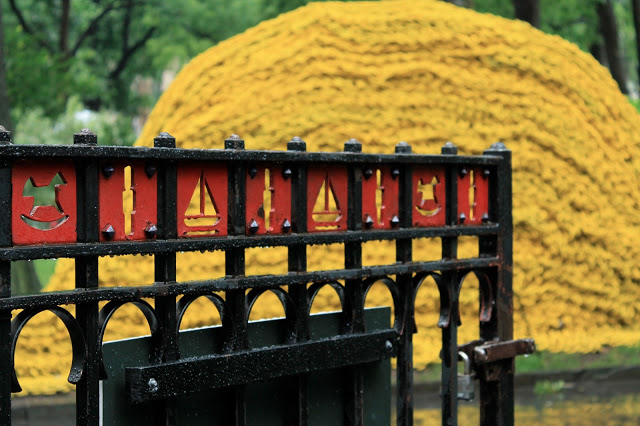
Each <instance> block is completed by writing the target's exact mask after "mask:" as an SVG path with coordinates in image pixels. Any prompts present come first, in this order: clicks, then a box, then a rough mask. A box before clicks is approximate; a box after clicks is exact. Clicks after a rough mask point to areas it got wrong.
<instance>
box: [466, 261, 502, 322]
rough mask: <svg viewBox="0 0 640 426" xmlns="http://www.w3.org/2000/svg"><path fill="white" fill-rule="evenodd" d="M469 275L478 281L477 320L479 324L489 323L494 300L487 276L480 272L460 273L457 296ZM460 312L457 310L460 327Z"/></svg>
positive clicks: (475, 270) (474, 270)
mask: <svg viewBox="0 0 640 426" xmlns="http://www.w3.org/2000/svg"><path fill="white" fill-rule="evenodd" d="M469 274H474V275H475V276H476V278H477V279H478V289H479V292H480V309H479V311H478V319H479V320H480V322H489V321H491V315H492V313H493V306H494V305H495V298H494V295H493V288H492V286H491V280H490V279H489V276H488V275H487V274H486V273H485V272H483V271H480V270H477V269H473V270H470V271H467V272H462V271H461V277H460V279H459V280H458V288H457V294H458V295H459V294H460V291H461V290H462V283H464V280H465V279H466V278H467V276H469ZM460 323H461V321H460V311H459V310H458V325H460Z"/></svg>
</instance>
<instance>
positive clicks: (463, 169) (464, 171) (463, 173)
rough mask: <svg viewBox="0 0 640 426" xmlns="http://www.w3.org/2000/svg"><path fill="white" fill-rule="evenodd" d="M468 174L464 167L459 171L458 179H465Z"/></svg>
mask: <svg viewBox="0 0 640 426" xmlns="http://www.w3.org/2000/svg"><path fill="white" fill-rule="evenodd" d="M468 173H469V172H468V171H467V169H465V168H464V167H463V168H462V169H460V172H459V174H460V177H462V178H463V177H465V176H466V175H467V174H468Z"/></svg>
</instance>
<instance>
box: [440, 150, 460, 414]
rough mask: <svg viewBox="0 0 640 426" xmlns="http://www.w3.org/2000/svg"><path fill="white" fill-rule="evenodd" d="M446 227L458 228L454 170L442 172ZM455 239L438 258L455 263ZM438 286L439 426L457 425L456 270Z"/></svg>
mask: <svg viewBox="0 0 640 426" xmlns="http://www.w3.org/2000/svg"><path fill="white" fill-rule="evenodd" d="M441 153H442V154H443V155H457V154H458V148H457V147H456V146H455V145H454V144H452V143H451V142H447V143H446V144H445V145H444V146H443V147H442V149H441ZM445 173H446V175H445V181H446V184H445V187H446V200H447V203H446V224H447V225H449V226H456V225H457V224H458V173H459V170H458V166H456V165H449V166H447V168H446V172H445ZM457 257H458V237H455V236H454V237H443V238H442V258H443V259H457ZM442 283H443V286H444V287H445V288H446V291H447V292H448V294H449V302H450V304H451V305H450V311H449V312H450V316H449V324H447V325H446V326H445V327H443V328H442V352H441V354H442V379H441V380H442V424H443V425H457V424H458V287H459V277H458V272H457V270H455V269H454V270H450V271H442Z"/></svg>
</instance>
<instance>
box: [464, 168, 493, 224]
mask: <svg viewBox="0 0 640 426" xmlns="http://www.w3.org/2000/svg"><path fill="white" fill-rule="evenodd" d="M488 214H489V173H488V171H485V170H483V169H482V168H475V169H471V170H463V171H462V172H461V173H460V174H459V175H458V223H459V224H463V225H478V224H481V223H482V222H483V221H484V220H487V219H488ZM483 218H484V219H483Z"/></svg>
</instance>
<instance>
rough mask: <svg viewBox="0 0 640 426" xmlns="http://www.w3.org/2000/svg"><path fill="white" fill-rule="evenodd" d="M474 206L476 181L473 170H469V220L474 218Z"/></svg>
mask: <svg viewBox="0 0 640 426" xmlns="http://www.w3.org/2000/svg"><path fill="white" fill-rule="evenodd" d="M475 206H476V181H475V173H474V172H473V170H471V171H470V172H469V220H473V219H474V211H475Z"/></svg>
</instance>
